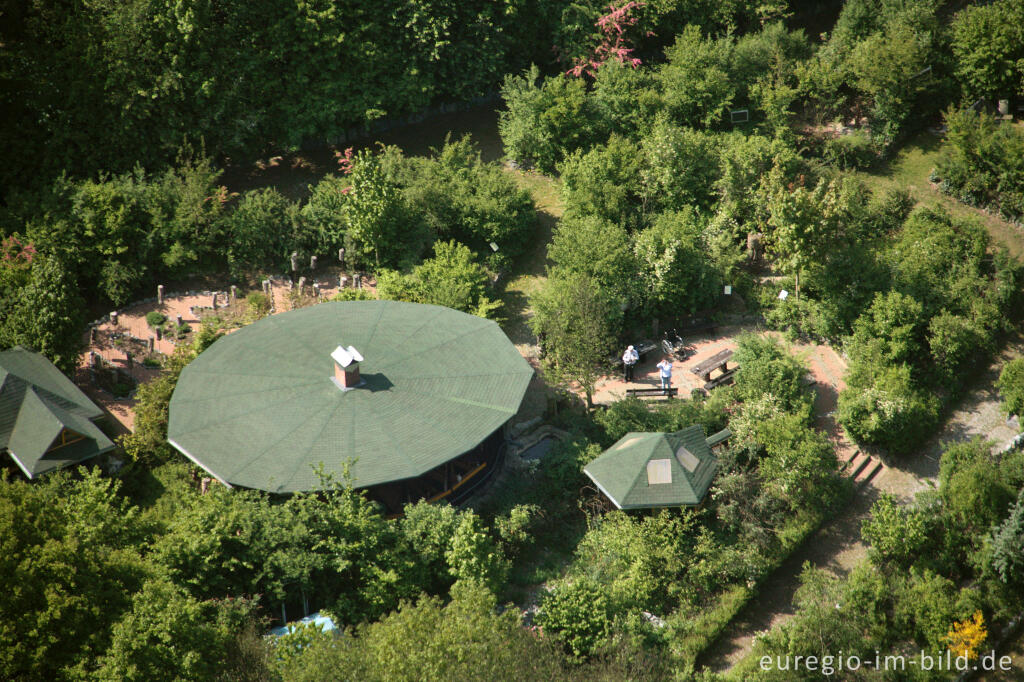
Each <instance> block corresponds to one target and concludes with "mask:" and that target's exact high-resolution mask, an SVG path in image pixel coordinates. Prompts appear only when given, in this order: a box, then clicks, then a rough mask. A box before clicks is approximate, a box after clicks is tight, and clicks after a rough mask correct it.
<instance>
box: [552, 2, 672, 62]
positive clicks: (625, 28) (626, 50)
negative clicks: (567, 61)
mask: <svg viewBox="0 0 1024 682" xmlns="http://www.w3.org/2000/svg"><path fill="white" fill-rule="evenodd" d="M644 4H645V3H643V2H636V0H631V1H630V2H627V3H625V4H624V5H622V6H619V7H617V6H616V5H615V3H614V2H611V3H609V4H608V14H605V15H604V16H602V17H601V18H599V19H598V20H597V23H596V24H595V26H597V29H598V31H599V32H600V34H601V40H600V42H599V43H598V44H597V47H595V48H594V50H593V52H591V54H590V56H589V57H581V58H579V59H577V60H576V64H575V66H573V67H572V68H571V69H569V70H568V71H566V75H569V76H576V77H577V78H578V77H580V76H582V75H584V74H587V75H588V76H591V77H593V76H594V74H596V73H597V70H598V69H599V68H601V66H602V65H604V64H605V63H606V62H608V61H609V60H615V61H617V62H619V63H620V64H628V65H629V66H631V67H633V68H634V69H635V68H636V67H638V66H640V59H638V58H637V57H634V56H633V49H634V48H632V47H631V46H630V40H631V38H630V35H629V34H630V29H631V28H633V27H635V26H636V25H637V23H638V22H639V21H640V18H639V17H637V16H636V15H634V14H633V11H634V10H637V9H640V8H641V7H643V6H644ZM647 35H649V36H650V35H653V33H651V32H648V33H647Z"/></svg>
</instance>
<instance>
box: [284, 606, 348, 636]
mask: <svg viewBox="0 0 1024 682" xmlns="http://www.w3.org/2000/svg"><path fill="white" fill-rule="evenodd" d="M300 625H307V626H308V625H312V626H315V627H318V628H320V629H321V630H323V631H324V632H331V631H332V630H337V629H338V626H336V625H335V624H334V621H333V620H331V619H330V617H329V616H325V615H323V614H321V613H320V612H319V611H317V612H316V613H311V614H309V615H308V616H306V617H305V618H303V619H302V620H297V621H295V622H294V623H288V624H287V625H282V626H281V627H278V628H274V629H273V630H271V631H270V632H269V633H268V634H271V635H274V636H275V637H280V636H281V635H287V634H288V633H289V632H293V631H294V630H296V629H298V626H300Z"/></svg>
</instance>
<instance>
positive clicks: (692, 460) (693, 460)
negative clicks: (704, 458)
mask: <svg viewBox="0 0 1024 682" xmlns="http://www.w3.org/2000/svg"><path fill="white" fill-rule="evenodd" d="M676 459H677V460H678V461H679V466H681V467H683V468H684V469H686V470H687V471H689V472H690V473H693V472H694V471H696V470H697V465H698V464H700V460H699V459H697V457H696V455H694V454H693V453H692V452H690V451H689V450H687V449H686V446H684V445H680V446H679V449H678V450H676Z"/></svg>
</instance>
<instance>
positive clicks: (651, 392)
mask: <svg viewBox="0 0 1024 682" xmlns="http://www.w3.org/2000/svg"><path fill="white" fill-rule="evenodd" d="M678 393H679V389H678V388H676V387H675V386H670V387H669V388H627V389H626V396H627V397H629V398H657V397H660V396H664V397H666V398H674V397H676V395H677V394H678Z"/></svg>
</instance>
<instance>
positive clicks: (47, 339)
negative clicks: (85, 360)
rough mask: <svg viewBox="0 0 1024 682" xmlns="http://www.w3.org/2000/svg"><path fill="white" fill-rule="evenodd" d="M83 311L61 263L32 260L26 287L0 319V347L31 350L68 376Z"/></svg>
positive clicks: (82, 303) (79, 337)
mask: <svg viewBox="0 0 1024 682" xmlns="http://www.w3.org/2000/svg"><path fill="white" fill-rule="evenodd" d="M84 310H85V301H84V300H83V299H82V296H81V294H80V293H79V289H78V284H77V282H76V281H75V279H74V277H73V276H72V275H71V273H69V272H68V271H67V270H66V269H65V268H64V266H63V265H62V264H61V262H60V261H59V260H57V259H56V258H36V259H35V260H34V262H33V264H32V269H31V274H30V277H29V280H28V283H27V285H26V286H25V287H24V288H23V289H21V290H20V291H19V292H17V293H16V294H14V297H13V301H12V307H11V309H10V310H9V312H8V313H7V314H6V315H4V316H3V317H0V322H2V324H0V346H5V347H9V346H14V345H19V344H20V345H22V346H26V347H28V348H31V349H33V350H35V351H37V352H39V353H42V354H43V355H45V356H46V357H47V358H49V359H50V361H51V362H53V364H55V365H56V366H57V367H58V368H59V369H60V370H61V371H62V372H64V373H65V374H68V375H70V374H72V373H73V372H74V370H75V367H77V366H78V356H79V352H80V351H81V348H82V332H83V331H84V328H85V317H84Z"/></svg>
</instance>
